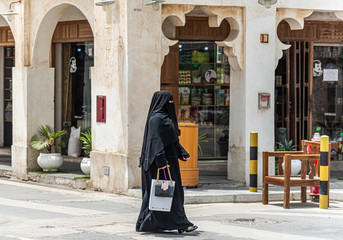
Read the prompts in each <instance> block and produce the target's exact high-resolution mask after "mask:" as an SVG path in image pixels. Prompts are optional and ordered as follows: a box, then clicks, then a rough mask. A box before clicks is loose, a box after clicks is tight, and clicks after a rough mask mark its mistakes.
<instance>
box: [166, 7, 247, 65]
mask: <svg viewBox="0 0 343 240" xmlns="http://www.w3.org/2000/svg"><path fill="white" fill-rule="evenodd" d="M195 7H196V6H195V5H172V4H171V5H163V7H162V24H166V25H167V26H166V28H176V27H182V26H184V25H185V24H186V14H187V13H189V12H190V11H192V10H193V9H194V8H195ZM200 9H201V10H202V11H203V12H204V13H205V14H206V15H208V17H209V26H210V27H219V26H220V24H221V23H222V21H223V20H224V19H225V20H227V21H228V23H229V25H230V29H231V30H230V34H229V36H228V37H227V38H226V39H225V40H224V41H218V42H216V43H217V44H218V45H219V46H221V47H224V54H225V55H227V56H228V58H229V63H230V65H231V67H232V69H233V70H236V71H240V70H243V68H244V51H245V50H244V26H245V23H244V21H245V19H244V8H242V7H223V6H220V7H219V6H201V7H200ZM166 21H168V22H166ZM177 42H178V40H171V39H169V38H168V37H167V36H166V34H165V32H164V31H162V49H161V51H162V57H161V60H162V62H161V65H162V63H163V59H164V56H166V55H167V54H168V53H169V47H170V46H172V45H175V44H176V43H177Z"/></svg>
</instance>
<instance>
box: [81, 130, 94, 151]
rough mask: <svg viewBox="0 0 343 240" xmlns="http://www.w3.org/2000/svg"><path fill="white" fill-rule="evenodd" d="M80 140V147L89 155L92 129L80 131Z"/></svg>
mask: <svg viewBox="0 0 343 240" xmlns="http://www.w3.org/2000/svg"><path fill="white" fill-rule="evenodd" d="M81 135H82V136H81V137H79V138H80V140H81V141H82V144H83V147H82V149H83V150H84V151H85V153H86V154H87V155H88V156H89V154H90V152H91V151H92V131H91V129H88V131H86V132H83V133H81Z"/></svg>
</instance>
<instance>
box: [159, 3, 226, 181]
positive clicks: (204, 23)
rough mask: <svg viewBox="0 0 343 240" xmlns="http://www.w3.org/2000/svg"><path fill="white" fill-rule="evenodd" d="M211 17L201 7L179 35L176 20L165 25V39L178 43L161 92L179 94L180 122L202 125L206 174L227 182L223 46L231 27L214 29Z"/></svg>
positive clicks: (203, 172) (202, 158)
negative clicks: (210, 23) (221, 44)
mask: <svg viewBox="0 0 343 240" xmlns="http://www.w3.org/2000/svg"><path fill="white" fill-rule="evenodd" d="M203 10H205V11H203ZM208 13H209V11H208V10H207V9H204V8H201V7H195V8H194V9H193V10H192V11H190V12H189V13H187V14H186V17H185V19H186V22H185V26H180V27H176V28H175V29H174V30H173V29H171V27H170V24H171V22H172V21H173V19H172V17H171V18H170V19H168V18H167V19H166V20H165V21H164V23H163V30H164V34H165V35H166V36H167V37H168V39H170V40H177V41H178V42H177V43H176V44H175V45H174V46H171V47H170V51H169V54H168V55H167V56H166V57H165V60H164V64H163V65H162V72H161V89H163V90H168V91H170V92H172V93H173V95H174V99H175V100H174V102H175V104H176V111H177V115H178V121H179V122H193V123H195V124H197V125H198V126H199V136H200V138H199V139H200V140H199V153H198V156H199V162H198V166H199V169H200V175H203V176H213V175H216V176H220V175H221V176H223V179H225V178H226V176H227V158H228V145H229V143H228V140H229V122H230V71H231V66H230V63H229V59H228V57H227V56H226V55H225V53H224V48H223V47H221V46H219V45H218V44H217V43H218V42H221V41H224V40H227V39H228V36H229V35H230V32H231V26H230V24H229V22H228V21H227V20H225V19H224V20H223V21H222V22H221V24H220V26H219V27H210V26H209V21H210V20H209V18H210V16H209V15H208ZM212 16H213V15H212Z"/></svg>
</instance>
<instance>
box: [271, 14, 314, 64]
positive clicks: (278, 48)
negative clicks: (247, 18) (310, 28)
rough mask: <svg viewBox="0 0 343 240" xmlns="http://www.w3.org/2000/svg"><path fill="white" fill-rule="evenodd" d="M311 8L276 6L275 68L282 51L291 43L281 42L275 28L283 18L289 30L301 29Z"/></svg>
mask: <svg viewBox="0 0 343 240" xmlns="http://www.w3.org/2000/svg"><path fill="white" fill-rule="evenodd" d="M312 13H313V10H300V9H286V8H278V9H277V12H276V37H275V41H276V42H275V69H276V68H277V65H278V63H279V60H280V59H281V58H282V55H283V53H282V51H283V50H287V49H288V48H290V47H291V45H287V44H284V43H282V42H281V40H280V39H279V37H278V36H277V28H278V26H279V24H280V22H282V21H283V20H285V21H286V22H287V23H288V24H289V26H290V28H291V30H301V29H303V28H304V19H305V18H306V17H308V16H310V15H311V14H312Z"/></svg>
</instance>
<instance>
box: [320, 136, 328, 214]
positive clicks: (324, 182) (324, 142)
mask: <svg viewBox="0 0 343 240" xmlns="http://www.w3.org/2000/svg"><path fill="white" fill-rule="evenodd" d="M329 151H330V149H329V137H328V136H325V135H324V136H321V138H320V196H319V207H320V208H322V209H327V208H328V207H329V195H328V187H329V171H330V169H329Z"/></svg>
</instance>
